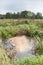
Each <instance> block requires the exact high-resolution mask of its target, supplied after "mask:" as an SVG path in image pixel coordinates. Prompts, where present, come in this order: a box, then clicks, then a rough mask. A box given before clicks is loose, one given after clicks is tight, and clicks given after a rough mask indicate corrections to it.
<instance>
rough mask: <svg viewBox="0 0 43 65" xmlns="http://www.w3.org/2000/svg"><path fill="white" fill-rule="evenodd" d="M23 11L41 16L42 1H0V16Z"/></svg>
mask: <svg viewBox="0 0 43 65" xmlns="http://www.w3.org/2000/svg"><path fill="white" fill-rule="evenodd" d="M24 10H28V11H32V12H35V13H37V12H41V13H42V14H43V0H0V14H5V13H6V12H20V11H24Z"/></svg>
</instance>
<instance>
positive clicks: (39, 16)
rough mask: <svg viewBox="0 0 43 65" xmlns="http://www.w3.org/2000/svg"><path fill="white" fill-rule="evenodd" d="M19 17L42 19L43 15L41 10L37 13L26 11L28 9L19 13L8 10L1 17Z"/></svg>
mask: <svg viewBox="0 0 43 65" xmlns="http://www.w3.org/2000/svg"><path fill="white" fill-rule="evenodd" d="M18 18H29V19H31V18H32V19H42V18H43V16H42V14H41V13H40V12H38V13H37V14H35V13H34V12H31V11H26V10H25V11H21V12H17V13H15V12H14V13H10V12H7V13H6V14H3V15H1V14H0V19H18Z"/></svg>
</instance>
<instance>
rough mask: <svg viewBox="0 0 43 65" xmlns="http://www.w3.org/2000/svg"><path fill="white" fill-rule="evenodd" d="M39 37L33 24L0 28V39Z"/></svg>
mask: <svg viewBox="0 0 43 65" xmlns="http://www.w3.org/2000/svg"><path fill="white" fill-rule="evenodd" d="M20 34H21V35H23V34H24V35H29V36H35V35H38V36H40V31H39V28H38V26H37V25H35V24H19V25H15V26H6V27H3V26H0V37H3V38H10V37H12V36H16V35H20Z"/></svg>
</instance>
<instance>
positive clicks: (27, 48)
mask: <svg viewBox="0 0 43 65" xmlns="http://www.w3.org/2000/svg"><path fill="white" fill-rule="evenodd" d="M35 44H36V41H35V40H34V39H33V38H29V37H27V36H24V35H23V36H16V37H13V38H10V39H8V40H7V41H6V44H4V45H3V46H4V48H5V49H8V48H10V49H13V50H16V57H17V58H18V59H19V58H23V57H26V56H34V55H35V54H34V50H33V48H34V45H35Z"/></svg>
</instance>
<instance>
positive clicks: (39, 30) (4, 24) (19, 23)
mask: <svg viewBox="0 0 43 65" xmlns="http://www.w3.org/2000/svg"><path fill="white" fill-rule="evenodd" d="M17 35H26V36H30V37H35V38H37V40H38V42H39V43H38V45H37V47H36V48H35V50H36V51H38V53H39V55H40V56H35V57H27V58H24V59H21V60H19V61H15V60H14V59H13V62H11V61H12V60H11V59H10V58H9V57H8V56H7V54H6V52H5V50H4V49H3V48H2V47H1V46H0V65H43V44H42V41H43V19H0V38H2V39H5V40H6V39H8V38H12V37H14V36H17ZM39 51H40V52H39ZM41 54H42V55H41ZM15 62H16V63H15Z"/></svg>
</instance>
